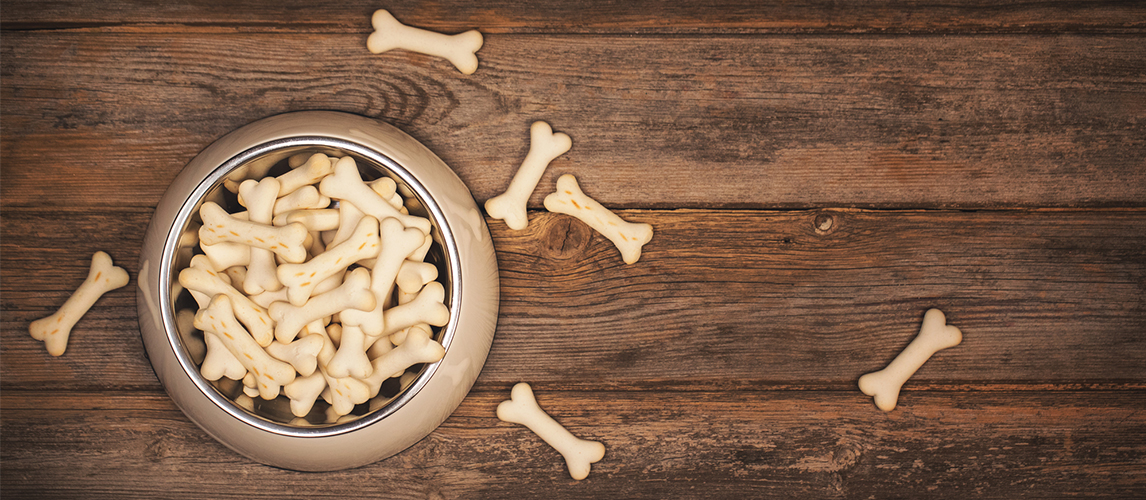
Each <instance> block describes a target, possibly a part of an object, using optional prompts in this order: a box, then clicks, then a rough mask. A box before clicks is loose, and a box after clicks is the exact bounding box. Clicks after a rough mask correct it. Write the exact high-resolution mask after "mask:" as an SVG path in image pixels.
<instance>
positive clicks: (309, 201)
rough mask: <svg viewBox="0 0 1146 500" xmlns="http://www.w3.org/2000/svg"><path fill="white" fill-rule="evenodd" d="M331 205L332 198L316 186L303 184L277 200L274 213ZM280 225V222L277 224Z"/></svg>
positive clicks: (314, 208)
mask: <svg viewBox="0 0 1146 500" xmlns="http://www.w3.org/2000/svg"><path fill="white" fill-rule="evenodd" d="M329 206H330V198H327V197H326V196H323V195H322V194H321V193H319V192H318V188H316V187H314V186H303V187H301V188H298V189H296V190H295V191H294V192H293V193H291V194H288V195H286V196H283V197H282V198H279V199H277V200H275V204H274V210H273V213H274V215H279V214H285V213H287V212H292V211H295V210H316V209H322V208H326V207H329ZM276 225H278V224H276Z"/></svg>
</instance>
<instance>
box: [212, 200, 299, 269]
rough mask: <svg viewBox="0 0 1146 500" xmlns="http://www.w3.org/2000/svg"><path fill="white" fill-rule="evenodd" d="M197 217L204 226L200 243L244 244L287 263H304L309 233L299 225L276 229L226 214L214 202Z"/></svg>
mask: <svg viewBox="0 0 1146 500" xmlns="http://www.w3.org/2000/svg"><path fill="white" fill-rule="evenodd" d="M199 216H200V217H201V218H202V219H203V227H201V228H199V240H200V242H202V243H206V244H208V245H214V244H217V243H221V242H224V241H230V242H234V243H243V244H246V245H250V246H252V247H257V248H264V249H267V250H270V251H272V252H274V253H275V254H276V255H280V256H282V257H283V258H284V259H286V261H287V262H291V263H299V262H302V261H304V260H306V247H305V246H304V245H303V243H304V242H305V241H306V237H307V236H309V233H308V232H307V230H306V226H304V225H302V224H289V225H286V226H282V227H275V226H272V225H270V224H259V223H257V222H251V221H247V220H242V219H240V218H237V217H234V216H232V215H231V214H228V213H227V211H226V210H223V207H220V206H219V205H217V204H216V203H214V202H207V203H204V204H203V206H202V207H200V209H199Z"/></svg>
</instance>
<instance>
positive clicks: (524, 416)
mask: <svg viewBox="0 0 1146 500" xmlns="http://www.w3.org/2000/svg"><path fill="white" fill-rule="evenodd" d="M497 418H498V419H501V420H502V421H505V422H510V423H515V424H521V425H524V426H526V427H528V428H529V430H531V431H533V432H534V433H535V434H537V436H538V437H540V438H541V439H542V440H544V441H545V442H546V443H549V445H550V446H552V447H553V448H554V449H556V450H557V452H558V453H560V454H561V456H563V457H565V464H566V465H567V466H568V467H569V475H570V476H572V477H573V479H577V480H581V479H585V478H586V477H588V476H589V468H590V464H593V463H596V462H598V461H600V460H601V459H602V458H604V457H605V445H604V444H601V443H600V442H597V441H587V440H584V439H580V438H578V437H576V436H574V435H573V434H572V433H570V432H569V431H568V430H566V429H565V427H562V426H561V424H559V423H557V421H556V420H553V418H552V417H550V416H549V415H548V414H546V413H545V411H544V410H542V409H541V407H540V406H538V405H537V399H535V398H534V397H533V389H531V388H530V387H529V384H527V383H525V382H521V383H519V384H517V385H515V386H513V390H512V391H511V392H510V399H508V400H506V401H502V402H501V403H500V404H498V405H497Z"/></svg>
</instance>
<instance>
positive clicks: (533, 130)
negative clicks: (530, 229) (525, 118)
mask: <svg viewBox="0 0 1146 500" xmlns="http://www.w3.org/2000/svg"><path fill="white" fill-rule="evenodd" d="M572 147H573V140H572V139H570V138H569V136H568V135H566V134H563V133H561V132H558V133H553V128H552V127H550V126H549V124H548V123H545V122H543V121H536V122H533V125H532V126H530V127H529V152H528V153H526V155H525V160H523V161H522V162H521V167H519V168H518V169H517V173H515V174H514V175H513V180H511V181H510V182H509V188H507V189H506V190H505V192H504V193H502V194H500V195H497V196H494V197H493V198H490V199H489V200H486V202H485V211H486V213H488V214H489V216H490V217H493V218H495V219H501V220H503V221H505V225H507V226H509V228H510V229H516V230H522V229H525V228H526V226H528V225H529V215H528V214H527V212H526V203H527V202H528V201H529V195H530V194H532V193H533V190H534V189H536V188H537V183H538V181H540V180H541V175H542V174H544V173H545V168H546V167H548V166H549V163H550V162H552V161H553V160H555V159H557V157H558V156H561V155H563V154H565V152H567V151H569V149H570V148H572Z"/></svg>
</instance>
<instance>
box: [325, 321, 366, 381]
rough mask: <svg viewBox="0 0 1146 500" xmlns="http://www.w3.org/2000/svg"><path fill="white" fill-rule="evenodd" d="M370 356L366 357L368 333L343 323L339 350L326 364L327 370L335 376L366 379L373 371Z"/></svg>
mask: <svg viewBox="0 0 1146 500" xmlns="http://www.w3.org/2000/svg"><path fill="white" fill-rule="evenodd" d="M373 371H374V370H373V368H372V366H371V365H370V358H368V357H366V335H364V334H363V333H362V329H361V328H359V327H357V326H353V325H343V326H342V335H341V338H340V339H339V344H338V351H337V352H336V353H335V354H334V357H333V358H331V359H330V362H329V363H327V364H326V372H327V373H328V374H330V376H332V377H335V378H345V377H354V378H357V379H364V378H366V377H369V376H370V374H371V373H373Z"/></svg>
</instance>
